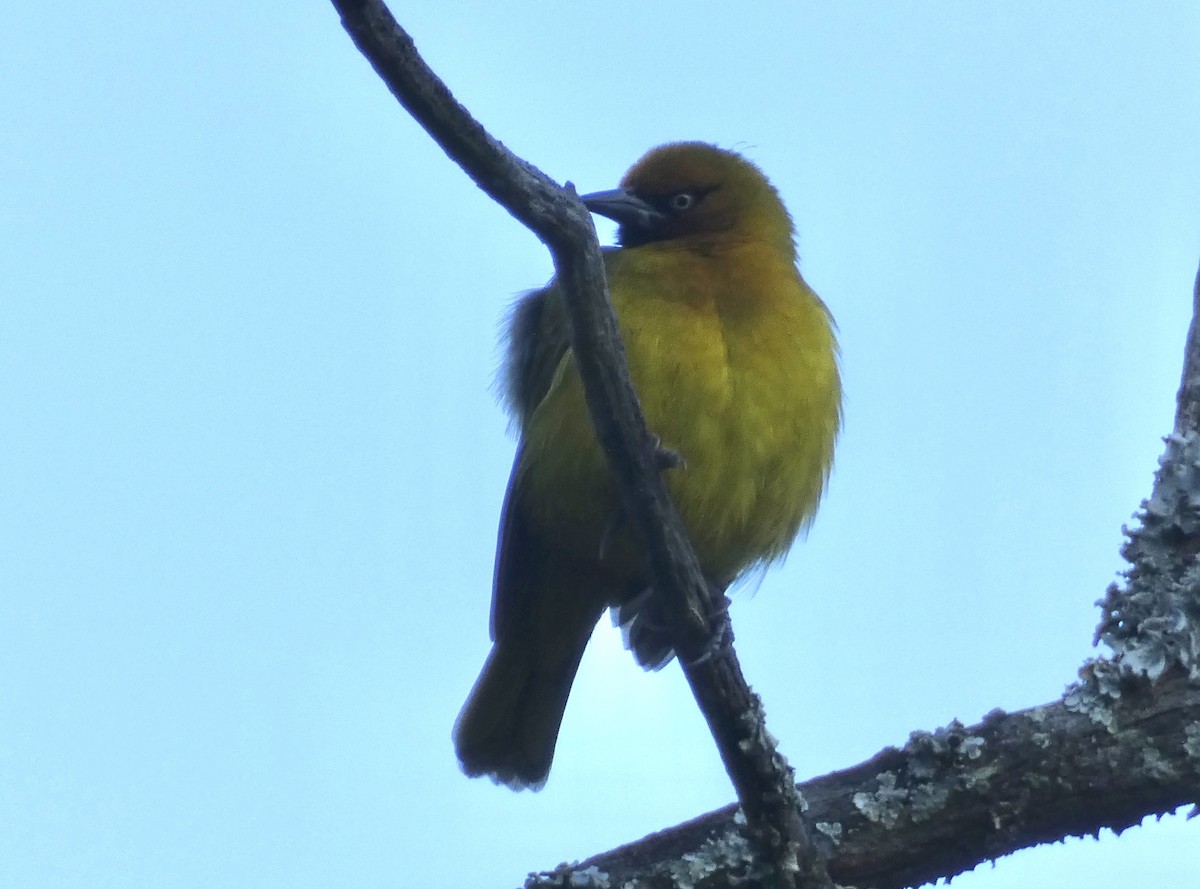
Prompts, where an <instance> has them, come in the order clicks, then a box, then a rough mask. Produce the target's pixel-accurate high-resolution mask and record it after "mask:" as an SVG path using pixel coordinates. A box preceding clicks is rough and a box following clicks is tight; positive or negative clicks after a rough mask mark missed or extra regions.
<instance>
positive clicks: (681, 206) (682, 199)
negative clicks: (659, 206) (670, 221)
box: [668, 191, 696, 213]
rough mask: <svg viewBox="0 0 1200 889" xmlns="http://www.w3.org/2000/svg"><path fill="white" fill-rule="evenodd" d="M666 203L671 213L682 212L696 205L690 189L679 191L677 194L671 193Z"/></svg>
mask: <svg viewBox="0 0 1200 889" xmlns="http://www.w3.org/2000/svg"><path fill="white" fill-rule="evenodd" d="M668 205H669V206H670V208H671V211H672V212H673V213H683V212H684V211H686V210H690V209H692V207H694V206H696V196H695V195H694V194H693V193H692V192H690V191H681V192H679V194H674V195H671V200H670V201H669V202H668Z"/></svg>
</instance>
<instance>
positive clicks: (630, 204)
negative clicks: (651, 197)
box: [580, 188, 666, 230]
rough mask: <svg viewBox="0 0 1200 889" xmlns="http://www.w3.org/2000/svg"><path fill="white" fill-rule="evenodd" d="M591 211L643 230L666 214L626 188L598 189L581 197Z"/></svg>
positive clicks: (659, 220)
mask: <svg viewBox="0 0 1200 889" xmlns="http://www.w3.org/2000/svg"><path fill="white" fill-rule="evenodd" d="M580 200H581V201H583V205H584V206H585V207H587V208H588V209H589V210H590V211H591V212H593V213H598V214H599V215H601V216H606V217H608V218H609V219H611V220H613V221H614V222H617V223H619V224H621V225H630V226H633V227H634V228H639V229H643V230H647V229H651V228H653V227H654V226H655V224H656V223H659V222H661V221H662V220H664V219H666V216H665V215H664V214H663V213H661V212H659V211H658V210H656V209H654V207H653V206H652V205H650V204H648V203H646V202H645V201H643V200H642V199H641V198H639V197H638V196H637V195H635V194H634V193H633V192H631V191H628V190H627V189H624V188H614V189H612V190H611V191H596V192H593V193H592V194H585V195H583V196H582V197H581V198H580Z"/></svg>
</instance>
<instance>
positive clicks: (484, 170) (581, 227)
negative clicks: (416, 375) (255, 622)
mask: <svg viewBox="0 0 1200 889" xmlns="http://www.w3.org/2000/svg"><path fill="white" fill-rule="evenodd" d="M334 6H335V7H336V8H337V10H338V12H339V13H340V14H341V17H342V24H343V26H344V27H345V28H346V31H347V32H348V33H349V34H350V37H351V38H352V39H353V40H354V42H355V44H356V45H357V46H358V48H359V50H361V51H362V53H363V55H365V56H366V57H367V59H368V60H369V61H370V63H371V65H372V66H373V67H374V68H375V71H376V72H377V73H378V74H379V76H380V77H381V78H382V79H383V81H384V83H386V84H387V86H388V88H389V89H390V90H391V92H392V94H393V95H394V96H395V97H396V98H397V99H398V100H399V101H400V103H401V104H402V105H403V106H404V107H405V108H406V109H407V110H408V112H409V113H410V114H411V115H412V116H413V117H414V118H415V119H416V120H417V122H418V123H420V124H421V126H422V127H424V128H425V130H426V131H427V132H428V133H429V134H430V135H431V136H432V137H433V138H434V139H435V140H436V141H437V143H438V144H439V145H440V146H441V147H442V149H443V150H444V151H445V152H446V153H447V154H448V155H449V156H450V157H451V159H452V160H454V161H455V162H456V163H457V164H459V166H461V167H462V168H463V170H465V171H466V172H467V174H468V175H469V176H470V177H471V178H472V179H473V180H474V181H475V183H476V184H477V185H479V187H480V188H482V189H483V190H484V191H485V192H487V193H488V194H489V195H490V196H491V197H492V198H493V199H495V200H496V201H497V202H499V203H500V204H501V205H503V206H504V207H505V208H506V209H507V210H508V211H509V212H510V213H512V214H513V216H515V217H516V218H517V219H518V220H520V221H521V222H522V223H523V224H524V225H525V226H527V227H528V228H529V229H530V230H532V231H533V232H534V233H535V234H536V235H537V236H538V238H540V239H541V240H542V242H543V243H545V244H546V246H547V247H548V248H549V249H550V252H551V254H552V255H553V258H554V267H555V272H556V275H557V278H558V282H559V284H560V286H561V288H562V291H563V294H564V297H565V302H566V305H567V312H568V316H569V318H570V328H571V330H570V334H571V348H572V350H573V352H574V355H575V361H576V365H577V366H578V368H579V374H580V377H581V378H582V380H583V384H584V391H585V394H586V396H587V402H588V409H589V412H590V414H591V418H592V423H593V426H594V427H595V430H596V435H597V438H598V439H599V441H600V445H601V447H602V448H603V450H604V453H605V456H606V458H607V460H608V464H609V467H610V469H611V471H612V472H613V474H614V476H615V477H616V479H617V483H618V486H619V487H620V489H621V492H622V496H623V500H624V504H625V510H626V514H627V515H628V516H629V517H630V518H631V519H632V521H633V523H634V526H635V527H636V529H637V530H638V532H639V536H640V539H641V540H642V541H643V543H644V545H645V546H646V549H647V552H648V555H649V562H650V566H651V571H652V575H653V578H654V587H655V590H656V591H657V593H658V595H659V596H660V597H661V599H660V601H661V602H662V604H663V606H664V608H665V610H666V613H667V617H668V623H669V629H670V631H671V637H672V642H673V645H674V648H675V650H676V652H677V653H678V655H679V660H680V663H681V664H682V665H683V669H684V673H685V675H686V676H687V679H688V682H689V684H690V685H691V688H692V693H693V695H694V696H695V698H696V701H697V703H698V704H699V706H700V708H701V710H702V712H703V713H704V716H705V719H706V721H707V722H708V725H709V729H710V730H711V732H712V734H713V738H714V740H715V741H716V743H717V747H718V750H719V752H720V754H721V758H722V760H723V761H724V764H725V768H726V771H727V772H728V773H729V776H730V779H731V780H732V781H733V784H734V787H735V789H736V791H737V795H738V799H739V801H740V803H741V807H742V811H743V812H744V813H745V817H746V821H747V828H748V831H747V832H748V835H749V836H750V838H751V840H752V842H753V843H754V844H755V846H756V848H757V849H758V850H759V852H760V853H761V856H762V861H764V862H770V863H771V864H772V865H773V866H774V868H775V870H776V872H777V874H778V876H779V879H780V881H781V884H782V885H793V884H794V883H795V875H796V874H797V873H799V874H800V875H801V879H802V881H803V882H804V884H805V885H812V886H819V885H827V884H828V876H827V874H825V869H824V865H823V861H822V858H821V856H820V855H819V854H818V853H817V851H816V847H815V845H814V843H813V841H812V837H811V834H810V831H809V828H808V827H807V825H806V823H805V820H804V817H803V815H802V814H801V801H800V799H799V797H798V796H797V792H796V789H795V784H794V777H793V773H792V770H791V768H790V767H789V766H788V764H787V762H786V760H785V759H784V758H783V756H782V755H781V754H779V753H778V751H777V750H776V749H775V742H774V739H773V738H772V737H771V735H770V734H769V733H768V732H767V730H766V725H765V722H764V719H763V711H762V706H761V703H760V701H759V699H758V697H757V696H756V695H755V694H754V693H753V692H752V691H751V690H750V688H749V686H748V685H747V683H746V680H745V678H744V677H743V675H742V672H741V667H740V665H739V664H738V661H737V657H736V655H735V653H734V651H733V648H732V644H731V635H732V634H731V633H726V634H725V635H724V644H721V645H720V646H714V642H713V640H714V636H715V635H717V634H718V633H719V631H720V628H722V627H724V626H725V624H726V622H727V620H728V618H727V616H726V615H724V614H720V615H718V616H717V617H716V619H715V621H716V623H714V616H713V614H712V611H713V608H712V602H711V599H712V598H713V596H712V593H711V591H710V590H709V587H708V584H707V582H706V581H705V578H704V576H703V574H702V573H701V571H700V566H699V562H698V560H697V559H696V555H695V552H694V551H693V549H692V547H691V544H690V542H689V541H688V538H687V535H686V533H685V531H684V528H683V524H682V522H681V521H680V519H679V516H678V514H677V513H676V511H675V509H674V507H673V506H672V504H671V502H670V500H669V498H668V497H667V493H666V488H665V485H664V484H663V481H662V478H661V476H660V469H661V461H660V454H659V451H658V447H657V442H656V440H655V439H654V437H653V436H651V434H650V432H649V431H648V430H647V428H646V422H645V419H644V417H643V416H642V412H641V408H640V406H639V404H638V401H637V397H636V395H635V393H634V391H633V387H632V384H631V383H630V380H629V372H628V369H627V367H626V363H625V355H624V347H623V346H622V343H621V340H620V336H619V334H618V331H617V323H616V318H615V317H614V315H613V311H612V306H611V303H610V302H609V299H608V293H607V286H606V282H605V278H604V267H603V264H602V261H601V254H600V248H599V245H598V243H597V241H596V234H595V229H594V227H593V226H592V222H591V217H590V216H589V215H588V212H587V210H586V209H585V208H584V207H583V205H582V204H581V203H580V202H579V200H578V199H577V198H576V197H575V195H574V190H573V189H572V188H570V186H569V185H568V188H567V189H563V188H560V187H559V186H558V185H557V184H556V183H554V182H553V181H552V180H551V179H550V178H549V177H547V176H546V175H545V174H543V173H542V172H541V171H539V170H537V169H535V168H534V167H532V166H531V165H529V164H527V163H525V162H524V161H522V160H520V159H518V158H516V157H515V156H514V155H512V154H511V153H510V152H509V151H508V150H507V149H506V148H504V146H503V145H501V144H500V143H499V142H498V141H496V140H495V139H493V138H492V137H491V136H489V135H488V133H487V132H486V131H485V130H484V129H483V127H482V126H480V124H479V123H478V122H477V121H476V120H475V119H474V118H472V117H471V116H470V114H468V113H467V111H466V110H465V109H464V108H463V107H462V106H461V105H459V104H458V102H457V101H456V100H455V99H454V97H453V96H452V95H451V93H450V91H449V90H448V89H447V88H446V86H445V84H443V83H442V82H441V81H440V80H439V79H438V78H437V76H436V75H435V74H434V73H433V72H432V71H431V70H430V69H429V67H428V66H427V65H425V63H424V61H423V60H422V59H421V58H420V56H419V55H418V54H417V51H416V48H415V46H414V45H413V41H412V39H411V38H410V37H409V36H408V34H407V33H405V32H404V30H403V29H401V28H400V26H399V25H398V24H397V23H396V21H395V19H393V17H392V16H391V13H390V12H389V11H388V10H387V8H386V7H385V6H384V5H383V4H382V3H380V2H377V0H357V2H355V0H334Z"/></svg>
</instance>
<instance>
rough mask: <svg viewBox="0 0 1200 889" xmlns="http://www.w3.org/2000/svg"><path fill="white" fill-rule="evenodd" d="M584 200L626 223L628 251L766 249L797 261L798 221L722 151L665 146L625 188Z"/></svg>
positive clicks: (744, 165)
mask: <svg viewBox="0 0 1200 889" xmlns="http://www.w3.org/2000/svg"><path fill="white" fill-rule="evenodd" d="M582 200H583V203H584V205H585V206H586V207H587V208H588V209H589V210H591V211H592V212H593V213H598V214H599V215H601V216H606V217H608V218H609V219H612V220H614V221H616V222H617V223H619V225H620V228H619V229H618V230H617V240H618V241H619V243H620V244H621V246H623V247H641V246H643V245H646V244H652V243H658V242H677V243H679V244H680V245H681V246H696V247H697V248H698V249H711V247H712V246H713V245H714V244H720V243H730V242H734V241H765V242H767V243H770V244H772V245H775V246H777V247H778V248H779V249H781V250H783V251H784V252H786V253H787V254H788V255H790V256H793V257H794V255H795V247H794V244H793V228H792V220H791V217H790V216H789V215H788V212H787V209H786V208H785V207H784V206H783V202H782V201H781V200H780V199H779V195H778V193H776V191H775V189H774V187H772V185H771V183H770V182H769V181H768V180H767V177H766V176H764V175H763V174H762V172H761V171H760V170H759V169H758V167H756V166H754V164H752V163H750V161H748V160H746V159H745V158H744V157H742V156H741V155H740V154H737V153H736V152H733V151H726V150H725V149H722V148H717V147H716V146H715V145H708V144H706V143H703V142H673V143H671V144H668V145H660V146H659V147H658V148H654V149H651V150H650V151H649V152H648V153H647V154H646V155H645V156H644V157H643V158H642V159H641V160H639V161H638V162H637V163H636V164H634V165H633V167H631V168H630V170H629V172H628V173H626V174H625V177H624V178H623V179H622V180H621V186H620V188H616V189H613V190H612V191H602V192H596V193H595V194H589V195H584V196H583V199H582Z"/></svg>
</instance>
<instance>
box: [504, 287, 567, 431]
mask: <svg viewBox="0 0 1200 889" xmlns="http://www.w3.org/2000/svg"><path fill="white" fill-rule="evenodd" d="M568 348H570V342H569V339H568V335H567V318H566V313H565V310H564V308H563V304H562V296H561V295H560V294H559V293H558V291H557V289H555V288H554V287H547V288H545V289H544V290H534V291H532V292H530V293H527V294H525V295H524V296H522V297H521V299H520V301H518V302H517V304H516V305H515V306H514V307H513V310H512V314H511V315H510V316H509V322H508V350H507V356H506V362H505V368H504V401H505V405H506V407H507V408H508V410H509V412H510V413H511V414H512V415H513V419H515V420H516V421H517V424H518V426H519V427H520V428H521V430H522V431H524V427H525V424H526V423H527V422H528V420H529V418H530V416H532V414H533V411H534V409H535V408H537V406H538V405H539V404H540V403H541V401H542V399H543V398H545V397H546V393H547V392H548V391H549V390H550V384H551V383H552V382H553V380H554V374H555V371H556V369H557V368H558V365H559V362H560V361H562V357H563V355H565V354H566V352H567V349H568Z"/></svg>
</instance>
